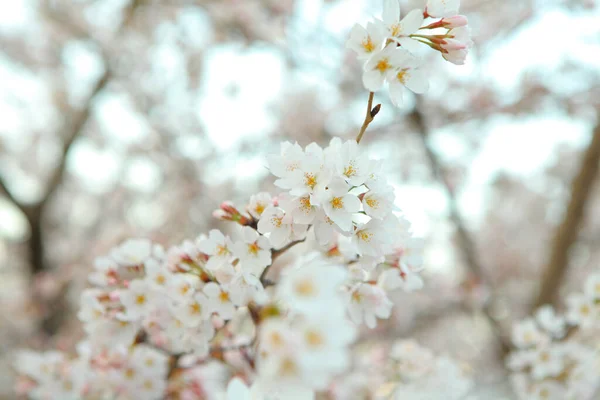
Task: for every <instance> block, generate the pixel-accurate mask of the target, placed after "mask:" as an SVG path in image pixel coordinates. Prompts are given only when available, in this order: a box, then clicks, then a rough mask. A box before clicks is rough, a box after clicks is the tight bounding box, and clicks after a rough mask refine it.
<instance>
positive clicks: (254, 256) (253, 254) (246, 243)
mask: <svg viewBox="0 0 600 400" xmlns="http://www.w3.org/2000/svg"><path fill="white" fill-rule="evenodd" d="M270 208H272V207H270ZM270 208H267V210H265V212H267V213H270V212H271V211H270ZM266 215H267V214H265V213H263V214H262V216H266ZM262 216H261V218H262ZM259 225H260V222H259ZM233 252H234V254H235V256H236V257H237V258H238V259H239V260H240V263H241V265H242V267H243V268H247V269H248V270H249V271H251V272H252V273H254V274H255V275H257V276H258V275H260V274H261V273H262V271H263V269H264V267H266V266H267V265H270V264H271V243H270V242H269V239H267V238H266V237H264V236H262V235H260V234H259V233H258V232H257V231H255V230H254V229H252V228H250V227H248V226H244V227H243V228H242V229H241V240H238V241H236V242H235V243H234V245H233Z"/></svg>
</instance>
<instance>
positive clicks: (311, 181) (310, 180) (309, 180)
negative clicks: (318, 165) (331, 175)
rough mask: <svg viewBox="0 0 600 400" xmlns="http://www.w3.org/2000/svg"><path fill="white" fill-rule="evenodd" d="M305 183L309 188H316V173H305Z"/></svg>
mask: <svg viewBox="0 0 600 400" xmlns="http://www.w3.org/2000/svg"><path fill="white" fill-rule="evenodd" d="M304 184H305V185H306V186H308V187H309V188H311V189H314V188H315V186H316V185H317V178H316V177H315V174H309V173H306V174H304Z"/></svg>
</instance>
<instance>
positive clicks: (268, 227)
mask: <svg viewBox="0 0 600 400" xmlns="http://www.w3.org/2000/svg"><path fill="white" fill-rule="evenodd" d="M307 228H308V227H307V226H306V225H299V224H294V222H293V220H292V216H291V215H290V214H286V213H285V211H284V210H283V209H281V208H279V207H269V208H267V209H266V210H265V211H264V212H263V214H262V215H261V217H260V220H259V221H258V231H259V232H260V233H262V234H269V240H270V242H271V245H272V246H273V247H274V248H279V247H282V246H284V245H285V244H287V243H289V242H290V241H292V240H298V239H301V238H302V237H303V236H304V235H305V234H306V230H307Z"/></svg>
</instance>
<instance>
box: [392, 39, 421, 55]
mask: <svg viewBox="0 0 600 400" xmlns="http://www.w3.org/2000/svg"><path fill="white" fill-rule="evenodd" d="M396 42H398V43H400V45H401V46H402V48H403V49H404V50H407V51H410V52H411V53H413V54H414V53H417V52H419V51H420V50H421V49H422V48H423V47H422V43H419V41H417V40H414V39H411V38H409V37H401V38H398V39H396Z"/></svg>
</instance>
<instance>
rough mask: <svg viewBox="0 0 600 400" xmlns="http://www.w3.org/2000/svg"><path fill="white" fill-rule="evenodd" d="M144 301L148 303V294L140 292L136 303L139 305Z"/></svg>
mask: <svg viewBox="0 0 600 400" xmlns="http://www.w3.org/2000/svg"><path fill="white" fill-rule="evenodd" d="M144 303H146V296H145V295H143V294H138V295H137V296H136V297H135V304H137V305H138V306H141V305H143V304H144Z"/></svg>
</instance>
